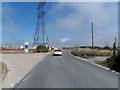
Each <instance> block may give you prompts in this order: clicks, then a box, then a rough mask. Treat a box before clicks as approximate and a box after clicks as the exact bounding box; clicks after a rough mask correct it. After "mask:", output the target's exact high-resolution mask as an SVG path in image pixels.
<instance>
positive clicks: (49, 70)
mask: <svg viewBox="0 0 120 90" xmlns="http://www.w3.org/2000/svg"><path fill="white" fill-rule="evenodd" d="M117 87H118V75H117V74H116V73H112V72H110V71H107V70H105V69H102V68H100V67H97V66H94V65H92V64H90V63H87V62H84V61H82V60H80V59H77V58H75V57H73V56H72V55H70V54H69V51H64V52H63V56H52V54H50V55H48V56H46V57H45V60H43V61H42V62H40V63H39V64H38V65H37V66H36V67H35V68H34V69H33V70H32V72H31V73H29V74H28V75H27V76H26V77H25V78H24V79H23V80H22V81H21V82H20V83H19V84H18V85H17V86H16V87H15V88H117Z"/></svg>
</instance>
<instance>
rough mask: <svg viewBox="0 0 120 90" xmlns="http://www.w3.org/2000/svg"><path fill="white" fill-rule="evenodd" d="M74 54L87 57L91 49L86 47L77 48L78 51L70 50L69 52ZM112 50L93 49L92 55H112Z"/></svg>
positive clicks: (90, 53) (90, 54)
mask: <svg viewBox="0 0 120 90" xmlns="http://www.w3.org/2000/svg"><path fill="white" fill-rule="evenodd" d="M71 53H72V54H73V55H75V56H80V57H89V56H92V50H91V49H89V48H86V49H79V50H78V51H72V52H71ZM112 53H113V52H110V50H98V49H95V50H94V55H95V56H112Z"/></svg>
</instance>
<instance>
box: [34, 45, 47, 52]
mask: <svg viewBox="0 0 120 90" xmlns="http://www.w3.org/2000/svg"><path fill="white" fill-rule="evenodd" d="M36 51H37V52H48V49H47V47H46V46H44V45H39V46H37V48H36Z"/></svg>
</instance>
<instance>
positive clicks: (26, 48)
mask: <svg viewBox="0 0 120 90" xmlns="http://www.w3.org/2000/svg"><path fill="white" fill-rule="evenodd" d="M24 49H25V53H28V51H29V46H28V42H25V47H24Z"/></svg>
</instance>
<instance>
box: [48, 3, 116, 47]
mask: <svg viewBox="0 0 120 90" xmlns="http://www.w3.org/2000/svg"><path fill="white" fill-rule="evenodd" d="M67 8H68V9H69V11H68V12H67ZM55 10H58V11H59V12H57V13H58V14H56V15H58V16H60V15H61V14H62V15H63V16H62V15H61V16H62V17H61V18H57V19H56V20H55V22H53V23H51V24H50V25H49V26H54V27H57V31H56V32H58V33H61V34H64V32H67V35H66V36H68V35H69V34H70V33H71V34H73V35H72V36H73V38H77V39H78V40H77V41H78V43H80V44H83V43H86V42H87V43H89V44H90V43H91V40H90V39H91V37H90V36H91V22H94V34H95V44H96V45H102V46H103V45H104V43H105V41H108V42H109V43H110V45H112V43H113V40H114V37H117V34H118V29H117V27H118V25H117V24H118V21H117V19H118V14H117V13H118V11H117V3H106V2H104V3H103V2H101V3H98V2H94V3H90V2H86V3H83V2H81V3H58V4H57V5H55V7H53V11H55ZM55 13H56V12H55ZM64 13H65V14H64ZM72 40H73V43H74V42H75V41H74V39H72Z"/></svg>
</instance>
